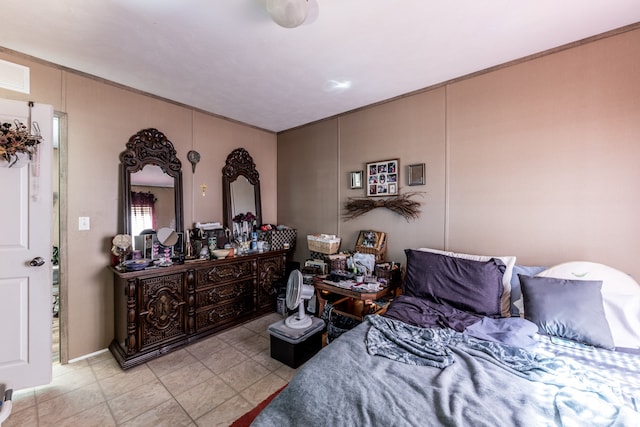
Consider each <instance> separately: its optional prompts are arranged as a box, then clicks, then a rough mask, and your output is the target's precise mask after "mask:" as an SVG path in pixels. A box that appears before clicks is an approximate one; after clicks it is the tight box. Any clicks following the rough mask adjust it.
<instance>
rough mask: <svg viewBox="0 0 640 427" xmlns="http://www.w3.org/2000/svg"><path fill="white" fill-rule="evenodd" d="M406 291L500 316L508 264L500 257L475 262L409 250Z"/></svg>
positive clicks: (489, 314) (407, 293)
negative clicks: (503, 262)
mask: <svg viewBox="0 0 640 427" xmlns="http://www.w3.org/2000/svg"><path fill="white" fill-rule="evenodd" d="M405 254H406V255H407V272H406V275H405V280H404V293H405V294H406V295H409V296H414V297H419V298H427V299H429V300H431V301H434V302H436V303H444V304H447V305H449V306H452V307H454V308H457V309H460V310H464V311H468V312H471V313H476V314H480V315H483V316H492V317H499V316H500V314H501V305H500V300H501V298H502V291H503V289H502V286H503V285H502V279H503V276H504V271H505V266H504V265H502V263H501V262H500V261H499V260H496V259H490V260H489V261H474V260H469V259H464V258H456V257H450V256H446V255H442V254H437V253H433V252H427V251H422V250H413V249H406V250H405Z"/></svg>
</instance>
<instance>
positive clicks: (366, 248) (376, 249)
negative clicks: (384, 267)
mask: <svg viewBox="0 0 640 427" xmlns="http://www.w3.org/2000/svg"><path fill="white" fill-rule="evenodd" d="M369 233H374V234H375V236H376V241H375V243H374V244H373V245H372V244H365V243H366V241H367V238H366V235H367V234H369ZM355 249H356V252H360V253H362V254H372V255H375V257H376V262H377V263H383V262H385V261H386V260H387V234H386V233H383V232H380V231H370V230H366V231H361V232H360V236H359V237H358V241H357V242H356V248H355Z"/></svg>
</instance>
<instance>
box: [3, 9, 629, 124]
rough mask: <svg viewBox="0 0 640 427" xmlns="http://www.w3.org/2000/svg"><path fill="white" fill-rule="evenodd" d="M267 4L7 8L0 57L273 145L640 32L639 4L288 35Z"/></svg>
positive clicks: (346, 26)
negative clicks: (415, 96)
mask: <svg viewBox="0 0 640 427" xmlns="http://www.w3.org/2000/svg"><path fill="white" fill-rule="evenodd" d="M264 1H265V0H56V1H51V0H2V1H1V2H0V4H1V5H2V10H3V13H4V18H3V19H2V24H1V25H0V46H2V47H5V48H9V49H12V50H16V51H19V52H22V53H25V54H28V55H31V56H34V57H37V58H41V59H44V60H47V61H50V62H53V63H55V64H59V65H62V66H65V67H68V68H72V69H75V70H79V71H82V72H85V73H89V74H92V75H95V76H98V77H101V78H104V79H107V80H110V81H113V82H117V83H120V84H122V85H126V86H129V87H132V88H136V89H138V90H141V91H144V92H148V93H151V94H154V95H157V96H160V97H163V98H167V99H170V100H174V101H177V102H180V103H183V104H187V105H190V106H193V107H197V108H199V109H202V110H205V111H208V112H211V113H214V114H217V115H220V116H224V117H228V118H231V119H234V120H238V121H240V122H243V123H247V124H250V125H253V126H256V127H259V128H263V129H267V130H271V131H275V132H278V131H282V130H286V129H290V128H293V127H296V126H300V125H303V124H306V123H310V122H313V121H316V120H319V119H323V118H326V117H330V116H333V115H336V114H340V113H343V112H346V111H350V110H353V109H356V108H359V107H362V106H365V105H369V104H372V103H376V102H379V101H382V100H385V99H389V98H393V97H395V96H398V95H402V94H405V93H409V92H412V91H415V90H419V89H422V88H424V87H428V86H431V85H433V84H437V83H440V82H443V81H446V80H450V79H452V78H456V77H460V76H463V75H466V74H469V73H472V72H475V71H479V70H482V69H485V68H487V67H491V66H494V65H498V64H501V63H504V62H507V61H510V60H513V59H517V58H522V57H524V56H527V55H531V54H534V53H537V52H541V51H544V50H547V49H550V48H553V47H557V46H560V45H563V44H566V43H570V42H574V41H577V40H580V39H583V38H586V37H589V36H593V35H596V34H599V33H602V32H605V31H609V30H612V29H616V28H619V27H622V26H625V25H629V24H633V23H636V22H639V21H640V3H639V2H638V0H587V1H585V0H562V1H559V0H482V1H481V0H453V1H452V0H449V1H443V0H439V1H435V0H309V1H310V8H311V11H310V16H309V18H308V19H307V22H305V24H303V25H302V26H300V27H298V28H293V29H287V28H283V27H279V26H278V25H276V24H275V23H274V22H273V21H271V19H270V17H269V15H268V14H267V12H266V11H265V9H264V7H263V3H264ZM347 81H348V82H350V83H351V86H350V87H349V88H340V87H337V85H336V84H335V82H347Z"/></svg>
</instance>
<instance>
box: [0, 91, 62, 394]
mask: <svg viewBox="0 0 640 427" xmlns="http://www.w3.org/2000/svg"><path fill="white" fill-rule="evenodd" d="M15 119H17V120H19V121H21V122H22V123H24V124H27V123H29V107H28V105H27V102H19V101H10V100H6V99H0V121H1V122H3V123H5V122H9V123H13V122H14V120H15ZM31 120H32V122H33V121H35V122H37V123H38V125H39V127H40V131H41V134H42V142H41V143H40V144H39V148H38V157H37V160H34V161H32V162H30V163H28V164H26V165H25V166H22V167H20V166H19V165H14V166H13V167H11V168H8V167H6V166H7V164H6V162H2V161H0V224H1V225H2V227H1V228H0V383H5V384H7V385H11V386H13V388H14V390H20V389H23V388H27V387H33V386H36V385H42V384H48V383H50V382H51V321H52V319H51V316H52V310H51V309H52V297H51V291H52V281H53V280H52V266H51V255H52V245H53V243H52V227H51V218H52V210H53V195H52V186H51V180H52V170H51V167H52V161H53V144H52V141H53V139H52V137H53V108H52V107H51V106H50V105H42V104H35V105H34V107H33V108H32V110H31ZM37 257H41V258H42V260H43V261H44V264H43V265H40V266H32V265H30V264H31V261H32V260H34V259H36V258H37ZM34 264H35V263H34Z"/></svg>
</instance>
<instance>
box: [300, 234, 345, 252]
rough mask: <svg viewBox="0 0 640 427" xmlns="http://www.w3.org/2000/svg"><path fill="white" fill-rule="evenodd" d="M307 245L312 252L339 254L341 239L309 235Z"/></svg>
mask: <svg viewBox="0 0 640 427" xmlns="http://www.w3.org/2000/svg"><path fill="white" fill-rule="evenodd" d="M307 245H308V247H309V250H310V251H312V252H320V253H321V254H327V255H331V254H335V253H337V252H338V249H340V237H336V236H332V237H324V236H323V235H317V234H309V235H307Z"/></svg>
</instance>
